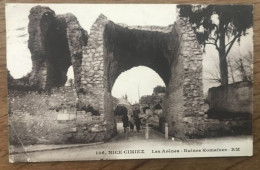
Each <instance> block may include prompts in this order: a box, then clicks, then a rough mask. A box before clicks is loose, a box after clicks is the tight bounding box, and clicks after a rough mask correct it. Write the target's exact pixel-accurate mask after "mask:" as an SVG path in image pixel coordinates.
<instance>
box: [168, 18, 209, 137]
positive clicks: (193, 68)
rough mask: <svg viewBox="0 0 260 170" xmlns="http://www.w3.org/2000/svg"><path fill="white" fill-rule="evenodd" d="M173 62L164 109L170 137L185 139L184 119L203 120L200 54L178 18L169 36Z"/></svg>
mask: <svg viewBox="0 0 260 170" xmlns="http://www.w3.org/2000/svg"><path fill="white" fill-rule="evenodd" d="M171 36H172V42H171V44H172V45H175V48H174V50H173V56H174V60H173V62H172V65H171V77H170V81H169V85H168V87H167V93H166V97H165V100H164V101H165V102H164V107H163V108H167V109H165V111H164V115H165V118H166V121H167V123H168V126H169V134H170V135H172V136H176V137H179V138H185V137H187V136H188V134H189V133H192V130H191V127H193V126H196V125H195V124H190V125H189V126H187V122H185V117H194V118H195V119H198V118H197V117H202V116H204V112H203V110H202V105H203V104H204V101H203V92H202V89H203V88H202V87H203V84H202V52H201V49H200V47H199V44H198V42H197V40H196V38H195V33H194V31H193V30H192V28H191V25H190V24H189V22H188V21H187V20H186V19H185V18H179V20H177V21H176V23H175V24H174V31H173V32H172V34H171Z"/></svg>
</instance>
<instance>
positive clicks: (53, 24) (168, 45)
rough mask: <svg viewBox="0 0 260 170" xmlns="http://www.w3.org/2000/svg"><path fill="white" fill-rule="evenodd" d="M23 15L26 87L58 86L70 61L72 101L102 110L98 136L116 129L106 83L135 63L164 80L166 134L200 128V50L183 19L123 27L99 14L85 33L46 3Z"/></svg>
mask: <svg viewBox="0 0 260 170" xmlns="http://www.w3.org/2000/svg"><path fill="white" fill-rule="evenodd" d="M29 20H30V22H29V46H28V47H29V49H30V51H31V55H32V56H31V58H32V62H33V69H32V71H31V73H30V74H29V84H30V86H36V87H37V88H39V89H43V90H50V89H52V88H56V87H62V86H64V84H65V82H66V80H67V77H66V73H67V70H68V68H69V67H70V66H71V65H72V67H73V70H74V78H75V87H76V93H77V102H78V103H80V104H82V105H84V106H87V107H90V108H92V109H93V110H95V111H97V112H98V113H99V114H100V115H102V121H103V122H105V123H104V124H103V125H102V126H105V127H104V128H103V129H105V133H104V135H105V137H104V139H109V138H111V137H112V136H113V135H114V134H115V133H116V123H115V117H114V107H113V97H112V95H111V90H112V87H113V85H114V83H115V81H116V79H117V77H118V76H119V75H120V74H121V73H122V72H124V71H126V70H129V69H131V68H132V67H135V66H140V65H142V66H147V67H149V68H151V69H153V70H154V71H156V72H157V73H158V74H159V75H160V77H161V78H162V80H163V81H164V83H165V85H166V94H165V97H164V100H163V103H162V109H163V117H164V120H165V121H166V122H167V123H168V125H169V135H170V136H174V137H177V138H181V139H185V138H190V137H194V136H195V134H198V133H202V134H203V133H204V132H203V126H202V124H203V123H204V122H205V121H204V120H205V119H206V115H205V113H204V110H203V105H204V96H203V83H202V51H201V48H200V46H199V44H198V42H197V40H196V35H195V33H194V31H193V29H192V27H191V24H190V23H189V22H188V20H187V19H186V18H179V19H178V20H177V21H176V22H175V23H174V24H173V25H169V26H166V27H159V26H127V25H123V24H116V23H114V22H112V21H110V20H109V19H108V18H107V17H106V16H104V15H102V14H101V15H100V16H99V17H98V18H97V19H96V21H95V23H94V24H93V25H92V27H91V30H90V33H89V34H88V33H87V31H85V30H84V29H83V28H82V27H81V26H80V24H79V22H78V21H77V18H76V17H75V16H74V15H73V14H64V15H56V14H55V12H54V11H53V10H51V9H50V8H48V7H41V6H36V7H33V8H32V9H31V11H30V15H29ZM216 124H217V123H216ZM99 135H100V134H99ZM99 139H100V138H99ZM82 140H83V139H82Z"/></svg>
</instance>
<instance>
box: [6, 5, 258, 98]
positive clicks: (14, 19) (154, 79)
mask: <svg viewBox="0 0 260 170" xmlns="http://www.w3.org/2000/svg"><path fill="white" fill-rule="evenodd" d="M36 5H38V4H7V5H6V32H7V68H8V69H9V70H10V73H11V75H12V76H13V77H14V78H21V77H23V76H24V75H26V74H27V73H29V72H30V71H31V69H32V62H31V54H30V51H29V49H28V39H29V35H28V29H27V28H28V24H29V20H28V15H29V11H30V9H31V8H32V7H33V6H36ZM41 5H42V6H48V7H50V8H51V9H52V10H54V11H55V13H56V14H65V13H72V14H74V15H75V16H76V17H77V19H78V21H79V23H80V25H81V26H82V27H83V28H84V29H85V30H87V31H88V33H90V28H91V26H92V24H93V23H94V22H95V20H96V19H97V17H98V16H99V15H100V14H101V13H102V14H104V15H105V16H107V17H108V19H109V20H111V21H113V22H115V23H123V24H127V25H130V26H133V25H141V26H144V25H157V26H168V25H171V24H173V23H174V22H175V20H176V17H177V13H176V5H174V4H141V5H139V4H138V5H136V4H98V5H97V4H41ZM249 33H250V34H249V35H248V36H246V37H242V38H241V43H240V44H238V43H235V44H234V47H232V50H231V54H232V55H233V56H234V55H237V56H240V55H244V54H245V53H246V52H248V50H249V51H250V50H251V51H252V49H253V41H252V36H253V31H252V29H251V31H249ZM218 61H219V60H218V53H217V51H216V49H215V47H214V46H212V45H207V46H206V53H204V54H203V85H204V86H203V91H204V93H206V91H207V90H208V89H209V88H210V87H213V86H218V85H219V84H217V83H214V82H210V81H208V77H209V74H208V73H210V72H214V71H218V70H216V65H217V64H218ZM216 62H217V64H216ZM67 75H68V77H69V78H73V76H72V75H73V71H72V69H71V68H70V69H69V71H68V74H67ZM157 85H164V83H163V81H162V79H161V78H160V76H159V75H158V74H157V73H156V72H154V71H153V70H151V69H150V68H148V67H143V66H142V67H134V68H132V69H130V70H129V71H126V72H123V73H122V74H121V75H120V76H119V77H118V79H117V80H116V82H115V84H114V87H113V89H112V94H113V95H114V97H118V98H120V97H122V96H123V95H124V94H127V95H128V96H129V101H130V102H132V103H134V102H136V101H138V86H139V91H140V96H142V95H151V94H152V91H153V88H154V87H156V86H157Z"/></svg>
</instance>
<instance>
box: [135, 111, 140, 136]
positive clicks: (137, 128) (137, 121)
mask: <svg viewBox="0 0 260 170" xmlns="http://www.w3.org/2000/svg"><path fill="white" fill-rule="evenodd" d="M135 125H136V130H137V132H139V130H140V126H141V120H140V118H139V116H138V115H137V116H136V118H135Z"/></svg>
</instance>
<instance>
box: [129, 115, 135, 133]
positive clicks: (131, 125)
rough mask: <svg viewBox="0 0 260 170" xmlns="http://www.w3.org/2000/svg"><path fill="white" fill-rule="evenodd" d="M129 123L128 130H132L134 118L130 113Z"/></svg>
mask: <svg viewBox="0 0 260 170" xmlns="http://www.w3.org/2000/svg"><path fill="white" fill-rule="evenodd" d="M129 124H130V132H133V131H134V118H133V115H131V118H130V120H129Z"/></svg>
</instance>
